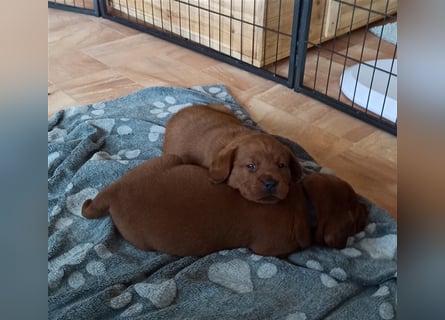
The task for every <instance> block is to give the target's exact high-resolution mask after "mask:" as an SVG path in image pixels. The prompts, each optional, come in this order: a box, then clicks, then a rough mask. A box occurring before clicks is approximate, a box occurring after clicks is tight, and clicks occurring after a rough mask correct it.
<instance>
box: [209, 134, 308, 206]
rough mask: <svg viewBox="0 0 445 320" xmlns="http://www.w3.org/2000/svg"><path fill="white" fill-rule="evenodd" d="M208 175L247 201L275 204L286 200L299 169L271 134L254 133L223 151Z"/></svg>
mask: <svg viewBox="0 0 445 320" xmlns="http://www.w3.org/2000/svg"><path fill="white" fill-rule="evenodd" d="M209 175H210V179H211V180H212V181H213V182H214V183H221V182H223V181H226V180H227V184H228V185H229V186H231V187H232V188H235V189H238V190H239V191H240V193H241V195H242V196H243V197H244V198H246V199H247V200H251V201H254V202H259V203H276V202H278V201H280V200H282V199H284V198H286V196H287V194H288V191H289V185H290V184H291V183H292V182H295V181H298V180H299V179H300V178H301V176H302V169H301V166H300V164H299V162H298V160H297V159H296V158H295V156H294V155H293V153H292V152H291V151H290V149H289V148H287V147H286V146H285V145H283V144H281V143H280V142H279V141H278V140H276V139H275V138H274V137H272V136H270V135H267V134H259V133H255V134H252V135H248V136H245V137H242V138H240V139H236V140H235V141H233V142H232V143H230V144H229V145H227V146H226V147H225V148H223V149H222V150H221V151H220V152H219V154H218V155H217V157H216V158H215V159H214V160H213V162H212V165H211V166H210V169H209Z"/></svg>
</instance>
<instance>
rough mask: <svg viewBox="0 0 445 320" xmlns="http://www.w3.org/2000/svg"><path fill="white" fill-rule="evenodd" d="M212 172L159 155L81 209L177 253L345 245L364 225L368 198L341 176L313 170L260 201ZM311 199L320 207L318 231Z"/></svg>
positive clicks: (146, 244)
mask: <svg viewBox="0 0 445 320" xmlns="http://www.w3.org/2000/svg"><path fill="white" fill-rule="evenodd" d="M207 175H208V174H207V170H206V169H204V168H202V167H200V166H196V165H190V164H183V161H182V160H181V159H180V158H179V157H177V156H175V155H164V156H162V157H159V158H154V159H152V160H148V161H146V162H144V163H143V164H141V165H139V166H138V167H136V168H134V169H132V170H130V171H129V172H127V173H126V174H125V175H123V176H122V177H121V178H120V179H118V180H117V181H115V182H114V183H112V184H110V185H109V186H108V187H106V188H105V189H103V190H102V191H101V192H99V194H98V195H97V196H96V197H95V198H94V199H93V200H91V199H88V200H86V201H85V202H84V204H83V207H82V215H83V216H84V217H86V218H89V219H95V218H101V217H105V216H107V215H111V219H112V220H113V223H114V224H115V226H116V227H117V229H118V231H119V232H120V233H121V235H122V236H123V237H124V238H125V239H126V240H127V241H128V242H130V243H131V244H133V245H134V246H135V247H137V248H139V249H142V250H146V251H151V250H156V251H161V252H165V253H169V254H173V255H177V256H189V255H192V256H201V255H206V254H209V253H211V252H215V251H219V250H223V249H231V248H240V247H245V248H250V249H251V250H252V251H253V252H255V253H257V254H260V255H270V256H279V257H282V256H285V255H287V254H289V253H291V252H294V251H296V250H300V249H304V248H306V247H308V246H310V245H311V244H312V243H314V242H313V241H315V243H317V244H320V245H325V246H329V247H335V248H342V247H344V246H345V244H346V240H347V238H348V236H351V235H354V234H355V233H357V232H358V231H360V230H361V229H363V228H364V226H365V222H366V218H367V212H366V209H365V207H364V205H362V204H361V203H360V202H359V201H358V200H357V196H356V194H355V192H354V190H353V189H352V188H351V187H350V186H349V185H348V184H347V183H345V182H344V181H342V180H340V179H338V178H336V177H334V176H328V175H324V174H312V175H309V176H307V177H305V178H304V179H303V182H299V183H293V184H291V187H290V189H289V195H288V197H286V199H284V200H283V201H280V202H278V203H276V204H259V203H256V202H253V201H248V200H246V199H245V198H243V197H242V196H241V195H240V194H239V193H238V192H237V191H236V190H234V189H233V188H230V187H228V186H227V185H225V184H213V183H212V182H210V181H209V179H208V177H207ZM305 193H307V195H305ZM309 198H310V199H309ZM309 202H312V206H313V207H314V208H315V217H316V220H317V225H316V227H315V234H312V230H311V227H310V219H309V211H310V206H311V205H310V204H309Z"/></svg>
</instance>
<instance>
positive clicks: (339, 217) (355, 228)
mask: <svg viewBox="0 0 445 320" xmlns="http://www.w3.org/2000/svg"><path fill="white" fill-rule="evenodd" d="M303 187H304V189H305V191H306V193H307V194H308V196H309V198H310V201H311V202H312V205H313V207H314V208H315V211H316V218H317V225H316V229H315V235H314V241H315V243H316V244H318V245H324V246H328V247H331V248H337V249H341V248H344V247H345V246H346V242H347V239H348V237H350V236H353V235H355V234H356V233H357V232H359V231H361V230H363V229H364V227H365V225H366V222H367V218H368V211H367V208H366V206H365V205H364V204H363V203H361V202H360V201H359V199H358V197H357V194H356V193H355V191H354V190H353V188H352V187H351V186H350V185H349V184H348V183H346V182H345V181H343V180H341V179H340V178H337V177H335V176H332V175H328V174H321V173H313V174H310V175H308V176H306V177H305V178H304V179H303Z"/></svg>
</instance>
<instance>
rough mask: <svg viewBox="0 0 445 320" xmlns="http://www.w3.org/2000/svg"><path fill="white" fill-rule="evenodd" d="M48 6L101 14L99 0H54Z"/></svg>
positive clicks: (96, 14)
mask: <svg viewBox="0 0 445 320" xmlns="http://www.w3.org/2000/svg"><path fill="white" fill-rule="evenodd" d="M48 7H50V8H56V9H64V10H69V11H75V12H79V13H85V14H91V15H95V16H99V15H100V12H99V4H98V0H53V1H48Z"/></svg>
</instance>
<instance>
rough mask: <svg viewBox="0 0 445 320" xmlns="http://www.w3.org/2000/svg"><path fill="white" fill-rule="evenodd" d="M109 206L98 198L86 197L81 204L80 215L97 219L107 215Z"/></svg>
mask: <svg viewBox="0 0 445 320" xmlns="http://www.w3.org/2000/svg"><path fill="white" fill-rule="evenodd" d="M108 208H109V206H108V205H107V204H106V202H101V201H100V200H99V199H97V198H96V199H94V200H92V199H88V200H86V201H85V202H84V203H83V205H82V216H84V217H85V218H87V219H98V218H102V217H105V216H107V215H108V213H109V212H108Z"/></svg>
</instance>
